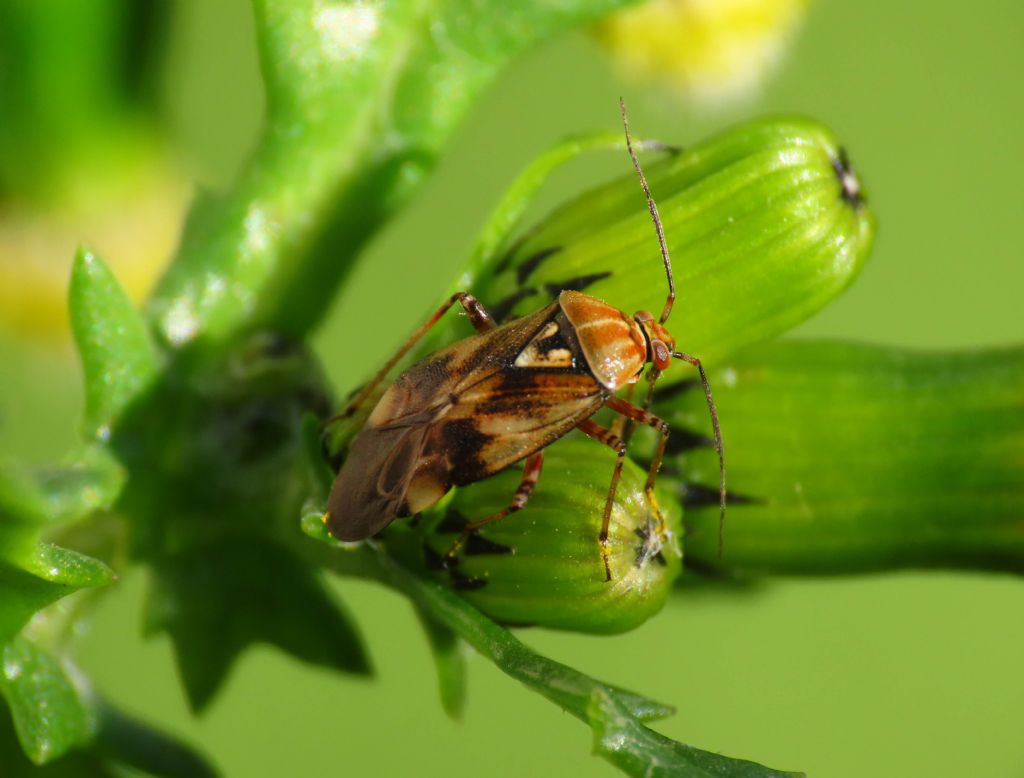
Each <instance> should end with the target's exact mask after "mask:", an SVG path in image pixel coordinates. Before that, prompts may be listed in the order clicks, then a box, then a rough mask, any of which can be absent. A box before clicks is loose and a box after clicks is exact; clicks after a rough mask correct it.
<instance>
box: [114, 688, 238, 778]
mask: <svg viewBox="0 0 1024 778" xmlns="http://www.w3.org/2000/svg"><path fill="white" fill-rule="evenodd" d="M98 708H99V731H98V732H97V735H96V749H97V750H98V751H100V752H102V753H103V754H106V755H108V756H109V757H110V758H111V759H114V760H116V761H117V762H118V763H120V764H124V765H128V766H130V767H133V768H135V769H136V770H141V771H142V772H144V773H146V774H147V775H155V776H160V778H213V776H216V775H218V772H217V770H216V768H214V767H213V766H212V765H211V764H210V763H209V762H208V761H207V760H206V758H205V757H203V756H202V754H200V753H199V752H197V751H196V750H194V749H193V748H191V747H190V746H188V745H186V744H184V743H182V742H181V741H180V740H178V739H177V738H174V737H171V736H170V735H168V734H166V733H164V732H161V731H159V730H157V729H154V728H153V727H151V726H150V725H148V724H146V723H145V722H142V721H139V720H138V719H135V718H133V717H131V716H127V715H125V714H124V713H122V712H121V711H119V710H117V709H116V708H114V707H112V706H111V705H109V704H106V703H105V702H103V701H101V702H100V705H99V706H98Z"/></svg>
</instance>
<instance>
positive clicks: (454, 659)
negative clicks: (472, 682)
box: [416, 608, 466, 721]
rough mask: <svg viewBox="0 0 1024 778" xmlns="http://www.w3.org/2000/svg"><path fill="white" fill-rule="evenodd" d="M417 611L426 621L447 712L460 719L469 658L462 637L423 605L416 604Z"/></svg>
mask: <svg viewBox="0 0 1024 778" xmlns="http://www.w3.org/2000/svg"><path fill="white" fill-rule="evenodd" d="M416 615H417V616H419V618H420V623H422V624H423V631H424V632H425V633H426V636H427V642H428V643H429V644H430V652H431V654H433V656H434V665H435V666H436V668H437V686H438V690H439V691H440V692H441V706H442V707H443V708H444V712H445V713H447V714H448V715H449V716H450V717H451V718H453V719H455V720H456V721H457V720H459V719H461V718H462V713H463V711H464V710H465V709H466V659H465V657H464V656H463V655H462V641H460V640H459V636H458V635H456V634H455V633H454V632H452V631H451V630H450V629H448V627H446V626H444V625H443V624H439V623H438V622H437V621H436V620H435V619H434V618H433V617H431V616H430V614H429V613H427V612H425V611H423V610H422V609H420V608H417V609H416Z"/></svg>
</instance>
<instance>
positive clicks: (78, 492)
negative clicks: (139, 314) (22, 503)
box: [33, 445, 125, 524]
mask: <svg viewBox="0 0 1024 778" xmlns="http://www.w3.org/2000/svg"><path fill="white" fill-rule="evenodd" d="M33 475H34V476H35V480H36V482H37V483H38V485H39V490H40V492H41V493H42V496H43V499H44V500H45V502H46V513H47V516H48V517H49V521H50V522H52V523H58V524H63V523H69V522H74V521H78V520H80V519H84V518H85V517H86V516H88V515H89V514H91V513H92V512H93V511H98V510H106V509H108V508H110V507H111V506H112V505H113V504H114V502H115V501H116V500H117V498H118V496H119V495H120V494H121V490H122V489H123V488H124V482H125V471H124V468H123V467H122V466H121V465H120V463H119V462H118V461H117V460H116V459H115V458H114V456H113V455H112V454H111V453H110V450H109V449H108V448H106V447H105V446H100V445H93V446H88V447H86V448H85V449H84V450H83V451H81V452H80V453H79V454H78V455H76V456H75V457H73V458H72V460H71V461H70V463H68V464H66V465H60V466H57V467H46V468H42V469H40V470H37V471H36V472H35V473H34V474H33Z"/></svg>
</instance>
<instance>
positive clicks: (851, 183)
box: [832, 146, 864, 208]
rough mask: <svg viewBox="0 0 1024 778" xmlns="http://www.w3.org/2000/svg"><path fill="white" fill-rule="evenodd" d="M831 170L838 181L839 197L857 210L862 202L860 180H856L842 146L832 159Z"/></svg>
mask: <svg viewBox="0 0 1024 778" xmlns="http://www.w3.org/2000/svg"><path fill="white" fill-rule="evenodd" d="M832 169H833V170H834V171H836V178H838V179H839V186H840V190H839V194H840V196H841V197H842V198H843V200H845V201H846V202H848V203H849V204H850V205H852V206H853V207H854V208H859V207H860V206H861V204H863V202H864V196H863V193H862V192H861V186H860V179H859V178H857V173H856V172H855V171H854V169H853V165H851V164H850V158H849V156H847V154H846V149H845V148H843V147H842V146H840V147H839V150H838V153H837V155H836V156H835V157H833V158H832Z"/></svg>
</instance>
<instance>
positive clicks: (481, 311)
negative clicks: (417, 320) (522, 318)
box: [326, 292, 498, 424]
mask: <svg viewBox="0 0 1024 778" xmlns="http://www.w3.org/2000/svg"><path fill="white" fill-rule="evenodd" d="M455 303H459V304H460V305H461V306H462V308H463V310H465V311H466V314H467V315H468V316H469V321H470V323H471V324H472V325H473V327H474V328H476V331H477V332H487V330H493V329H494V328H495V327H497V326H498V325H497V324H496V323H495V321H494V319H492V318H491V315H490V314H489V313H488V312H487V309H486V308H484V307H483V305H481V304H480V301H479V300H477V299H476V298H475V297H474V296H473V295H471V294H469V293H468V292H456V293H455V294H453V295H452V296H451V297H449V298H448V300H447V301H446V302H445V303H444V305H442V306H441V307H440V308H438V309H437V310H436V311H434V313H433V315H432V316H431V317H430V318H429V319H427V320H426V321H425V322H424V323H423V324H421V325H420V327H419V329H417V330H416V331H415V332H414V333H413V334H412V336H411V337H410V338H409V339H408V340H407V341H406V342H405V343H403V344H402V347H401V348H400V349H398V351H397V352H396V353H395V355H394V356H393V357H391V359H389V360H388V361H387V362H386V363H385V364H384V367H382V368H381V369H380V370H379V371H378V372H377V374H376V375H375V376H374V377H373V378H371V379H370V381H369V382H367V383H366V384H365V385H364V386H363V387H362V388H361V389H360V390H359V392H358V394H356V396H355V397H353V398H352V400H351V402H349V404H348V405H346V406H345V409H344V410H343V411H342V412H341V413H339V414H337V415H336V416H332V417H331V418H330V419H328V420H327V422H326V423H328V424H329V423H330V422H332V421H337V420H338V419H347V418H349V417H350V416H352V415H353V414H354V413H355V412H356V411H357V410H359V408H360V406H362V404H363V403H364V402H366V399H367V398H368V397H370V396H371V395H372V394H373V390H374V389H376V388H377V386H378V385H379V384H380V382H381V381H383V380H384V379H385V378H387V376H388V373H390V372H391V370H392V369H393V368H394V366H395V365H397V364H398V361H399V360H400V359H401V358H402V357H404V356H405V355H406V354H408V353H409V349H411V348H412V347H413V346H415V345H416V344H417V343H418V342H419V340H420V338H422V337H423V336H424V335H426V334H427V332H429V331H430V328H431V327H433V326H434V325H435V324H437V322H438V320H440V318H441V317H442V316H444V314H445V312H447V310H448V309H449V308H451V307H452V306H453V305H455Z"/></svg>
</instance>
